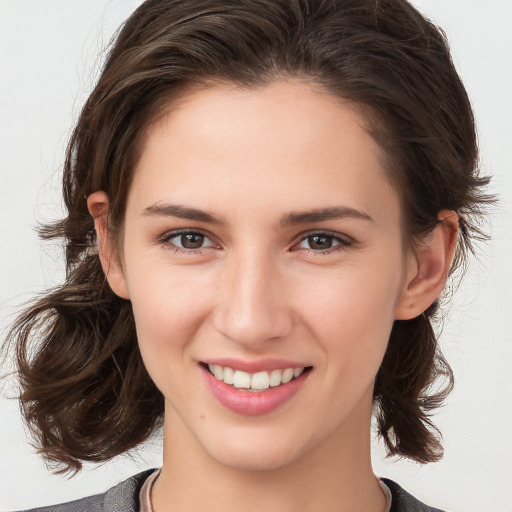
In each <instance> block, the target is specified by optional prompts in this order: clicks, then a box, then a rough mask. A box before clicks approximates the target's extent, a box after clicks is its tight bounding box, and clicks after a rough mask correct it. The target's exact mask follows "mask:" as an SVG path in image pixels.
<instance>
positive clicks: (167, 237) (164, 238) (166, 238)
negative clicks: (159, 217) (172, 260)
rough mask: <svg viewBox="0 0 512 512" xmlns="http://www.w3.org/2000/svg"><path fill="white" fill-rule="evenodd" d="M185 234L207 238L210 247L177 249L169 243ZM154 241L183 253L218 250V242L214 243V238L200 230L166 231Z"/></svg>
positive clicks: (177, 247)
mask: <svg viewBox="0 0 512 512" xmlns="http://www.w3.org/2000/svg"><path fill="white" fill-rule="evenodd" d="M187 234H198V235H202V236H204V237H205V238H207V239H208V240H209V241H210V242H211V245H208V246H206V247H198V248H197V249H187V248H184V247H179V246H177V245H174V244H173V243H172V242H171V240H172V239H173V238H177V237H179V236H180V235H187ZM156 241H157V243H159V244H161V245H170V246H172V247H173V248H174V249H176V250H177V251H183V252H187V253H194V252H200V251H203V250H205V249H210V248H212V247H213V248H215V247H217V248H218V246H219V244H218V242H217V241H216V238H215V237H214V236H213V235H212V234H211V233H208V231H205V230H203V229H200V228H180V229H173V230H171V231H166V232H165V233H164V234H162V235H160V236H159V237H158V238H157V240H156Z"/></svg>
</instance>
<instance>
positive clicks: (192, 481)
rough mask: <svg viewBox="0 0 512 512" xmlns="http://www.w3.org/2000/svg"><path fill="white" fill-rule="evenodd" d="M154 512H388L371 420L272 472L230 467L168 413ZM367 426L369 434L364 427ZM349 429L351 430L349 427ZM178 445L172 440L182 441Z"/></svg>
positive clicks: (156, 484)
mask: <svg viewBox="0 0 512 512" xmlns="http://www.w3.org/2000/svg"><path fill="white" fill-rule="evenodd" d="M168 412H169V411H166V422H165V427H164V461H163V465H162V471H161V474H160V477H159V478H158V480H157V482H156V483H155V485H154V488H153V496H152V501H153V508H154V512H170V511H172V512H184V511H187V512H199V511H201V512H202V511H204V510H208V511H209V512H231V511H239V510H242V511H243V512H260V511H261V510H272V511H276V512H292V511H294V512H295V511H296V510H301V511H302V512H314V511H318V510H322V511H325V512H331V511H332V512H342V511H344V512H345V511H346V512H348V511H356V510H357V511H358V512H381V511H382V510H384V506H385V498H384V495H383V493H382V491H381V489H380V486H379V484H378V481H377V479H376V477H375V475H374V474H373V471H372V467H371V461H370V428H369V426H368V427H366V425H370V420H369V418H368V421H366V422H365V424H364V426H363V425H358V426H357V425H355V426H354V427H357V428H356V429H355V432H356V438H355V437H354V435H347V433H346V432H341V431H336V432H334V433H333V434H332V436H330V437H329V438H327V439H325V440H324V441H323V442H322V443H321V445H319V446H316V447H315V448H314V449H313V450H310V451H309V452H307V453H305V454H303V455H302V456H301V457H300V458H298V459H296V460H294V461H293V462H292V463H289V464H286V465H283V466H280V467H278V468H274V469H270V470H247V469H239V468H233V467H229V466H226V465H224V464H221V463H219V462H218V461H217V460H215V459H213V458H212V457H210V456H209V455H208V454H207V453H205V451H204V450H203V449H202V447H201V446H199V444H198V443H197V440H196V439H195V437H194V436H193V435H192V434H191V433H190V432H189V431H188V430H187V429H185V428H182V427H183V425H182V424H181V422H180V420H179V417H178V416H177V415H172V414H168ZM361 427H362V428H361ZM345 430H346V429H345ZM177 439H179V443H178V442H172V440H177Z"/></svg>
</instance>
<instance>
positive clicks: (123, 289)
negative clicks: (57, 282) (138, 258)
mask: <svg viewBox="0 0 512 512" xmlns="http://www.w3.org/2000/svg"><path fill="white" fill-rule="evenodd" d="M87 208H88V209H89V213H90V214H91V216H92V218H93V219H94V229H95V230H96V238H97V244H98V254H99V257H100V261H101V266H102V268H103V272H104V273H105V276H106V278H107V281H108V284H109V285H110V288H112V290H113V292H114V293H115V294H116V295H118V296H119V297H121V298H123V299H129V298H130V295H129V293H128V288H127V286H126V279H125V277H124V273H123V268H122V265H121V261H120V259H119V255H118V254H117V252H116V250H115V246H114V242H113V240H112V237H111V235H110V233H109V230H108V208H109V199H108V196H107V194H106V193H105V192H103V191H97V192H93V193H92V194H91V195H90V196H89V197H88V198H87Z"/></svg>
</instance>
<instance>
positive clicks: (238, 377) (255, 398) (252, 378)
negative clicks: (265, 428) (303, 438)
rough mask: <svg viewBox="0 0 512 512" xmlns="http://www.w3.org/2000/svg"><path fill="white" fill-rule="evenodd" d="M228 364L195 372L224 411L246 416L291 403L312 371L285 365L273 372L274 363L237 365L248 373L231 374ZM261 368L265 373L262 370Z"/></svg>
mask: <svg viewBox="0 0 512 512" xmlns="http://www.w3.org/2000/svg"><path fill="white" fill-rule="evenodd" d="M219 362H220V361H219ZM228 364H230V363H229V362H228V361H227V360H226V361H225V362H224V363H223V364H222V365H221V364H213V363H209V364H208V363H203V364H200V365H199V368H200V369H201V370H202V371H201V373H202V375H203V379H204V382H205V384H206V387H207V389H208V390H209V391H210V393H211V394H212V395H213V397H214V398H215V399H216V400H217V401H218V402H219V403H220V404H221V405H222V406H223V407H225V408H226V409H229V410H230V411H232V412H234V413H236V414H242V415H246V416H257V415H261V414H268V413H270V412H272V411H274V410H276V409H279V408H280V407H282V406H283V405H285V404H286V403H287V402H289V401H291V400H292V398H293V397H294V396H295V395H296V394H297V393H298V392H299V390H300V389H301V388H302V386H303V385H304V383H305V381H306V380H307V379H308V377H309V376H310V375H311V373H312V371H311V370H312V369H313V368H312V367H311V366H302V367H293V366H288V364H289V363H288V364H284V365H283V366H282V367H281V368H276V366H277V364H276V363H271V364H269V363H264V362H261V363H257V364H245V365H244V363H239V364H238V365H237V366H242V367H243V366H245V370H253V371H252V372H251V371H245V370H241V369H236V370H235V369H234V368H233V366H234V365H233V366H228ZM263 364H265V366H267V368H268V369H267V370H263V368H262V365H263ZM272 367H273V368H272Z"/></svg>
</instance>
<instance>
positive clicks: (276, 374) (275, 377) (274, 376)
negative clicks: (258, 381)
mask: <svg viewBox="0 0 512 512" xmlns="http://www.w3.org/2000/svg"><path fill="white" fill-rule="evenodd" d="M282 375H283V372H282V371H281V370H272V371H271V372H270V386H271V387H273V388H274V387H276V386H279V385H280V384H281V377H282Z"/></svg>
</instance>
